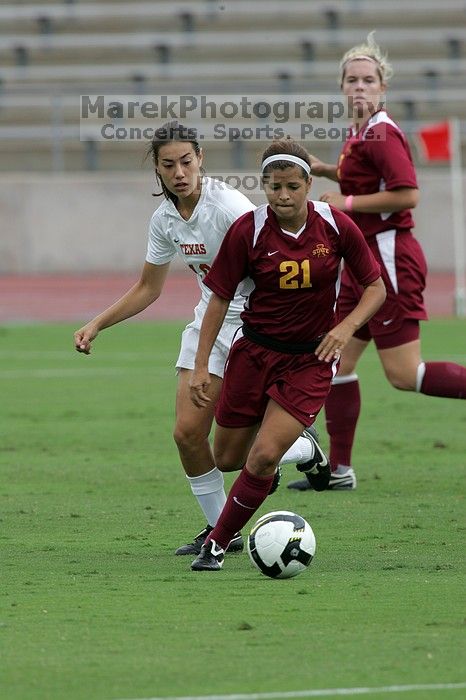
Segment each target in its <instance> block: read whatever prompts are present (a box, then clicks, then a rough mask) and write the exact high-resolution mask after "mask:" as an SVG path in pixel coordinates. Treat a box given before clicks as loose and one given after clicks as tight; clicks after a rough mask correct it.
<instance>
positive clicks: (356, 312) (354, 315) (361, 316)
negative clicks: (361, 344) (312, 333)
mask: <svg viewBox="0 0 466 700" xmlns="http://www.w3.org/2000/svg"><path fill="white" fill-rule="evenodd" d="M385 297H386V290H385V285H384V283H383V281H382V278H381V277H378V278H377V279H376V280H375V281H374V282H371V284H368V285H367V287H365V288H364V292H363V293H362V295H361V299H360V300H359V304H358V305H357V306H356V307H355V308H354V309H353V311H352V312H351V313H350V314H348V316H346V317H345V318H344V319H343V321H341V323H339V324H338V325H337V326H335V328H332V329H331V330H330V331H329V332H328V333H327V334H326V336H325V337H324V339H323V340H322V342H321V343H320V345H319V346H318V348H317V349H316V351H315V352H316V355H317V357H318V358H319V360H323V361H324V362H332V361H333V360H334V359H335V357H336V356H338V355H339V354H340V353H341V351H342V350H343V348H344V347H345V345H347V343H348V342H349V340H350V339H351V337H352V336H353V334H354V333H355V332H356V331H357V330H358V328H361V326H363V325H364V324H365V323H366V321H368V320H369V319H370V318H371V317H372V316H373V315H374V314H375V312H376V311H377V310H378V309H379V308H380V307H381V306H382V304H383V302H384V301H385Z"/></svg>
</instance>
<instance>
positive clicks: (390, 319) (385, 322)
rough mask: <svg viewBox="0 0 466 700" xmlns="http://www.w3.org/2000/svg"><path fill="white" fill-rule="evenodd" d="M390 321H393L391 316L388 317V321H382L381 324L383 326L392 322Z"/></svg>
mask: <svg viewBox="0 0 466 700" xmlns="http://www.w3.org/2000/svg"><path fill="white" fill-rule="evenodd" d="M392 321H393V319H392V318H389V319H388V321H382V325H384V326H389V325H390V323H392Z"/></svg>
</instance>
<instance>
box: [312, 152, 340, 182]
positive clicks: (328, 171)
mask: <svg viewBox="0 0 466 700" xmlns="http://www.w3.org/2000/svg"><path fill="white" fill-rule="evenodd" d="M309 158H310V159H311V174H312V175H313V176H314V175H315V176H316V177H326V178H327V179H328V180H333V181H334V182H338V175H337V166H336V165H333V163H324V161H323V160H320V159H319V158H316V157H315V156H313V155H311V154H309Z"/></svg>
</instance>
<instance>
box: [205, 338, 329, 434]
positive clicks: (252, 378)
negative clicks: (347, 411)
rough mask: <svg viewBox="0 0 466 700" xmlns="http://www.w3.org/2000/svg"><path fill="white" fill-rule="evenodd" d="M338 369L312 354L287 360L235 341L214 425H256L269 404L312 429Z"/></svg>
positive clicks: (289, 357)
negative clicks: (278, 407)
mask: <svg viewBox="0 0 466 700" xmlns="http://www.w3.org/2000/svg"><path fill="white" fill-rule="evenodd" d="M336 370H337V363H336V362H334V363H328V362H321V361H320V360H318V359H317V357H316V356H315V355H314V353H306V354H300V355H288V354H285V353H281V352H276V351H275V350H269V349H268V348H264V347H262V346H261V345H257V344H256V343H253V342H251V341H250V340H248V339H247V338H244V337H243V338H239V340H237V341H236V342H235V343H233V345H232V347H231V350H230V354H229V356H228V360H227V364H226V371H225V378H224V380H223V385H222V391H221V394H220V398H219V400H218V402H217V406H216V410H215V418H216V421H217V423H218V424H219V425H221V426H223V427H225V428H244V427H247V426H250V425H255V424H256V423H260V422H261V421H262V418H263V417H264V413H265V410H266V408H267V403H268V401H269V399H273V400H274V401H275V402H276V403H278V404H279V405H280V406H281V407H282V408H284V409H285V411H287V413H289V414H290V415H292V416H293V417H294V418H296V420H298V421H299V422H300V423H302V424H303V425H311V424H312V423H313V422H314V420H315V417H316V416H317V414H318V413H319V411H320V409H321V408H322V406H323V404H324V402H325V399H326V397H327V394H328V392H329V389H330V383H331V381H332V378H333V376H334V374H335V373H336Z"/></svg>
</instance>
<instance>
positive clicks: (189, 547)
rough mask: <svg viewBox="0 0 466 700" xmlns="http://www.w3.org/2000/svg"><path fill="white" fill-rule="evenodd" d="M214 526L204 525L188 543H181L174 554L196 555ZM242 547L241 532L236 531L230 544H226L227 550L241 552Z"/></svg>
mask: <svg viewBox="0 0 466 700" xmlns="http://www.w3.org/2000/svg"><path fill="white" fill-rule="evenodd" d="M213 529H214V528H213V527H212V526H211V525H206V527H205V528H204V529H203V530H201V531H200V533H199V534H198V535H196V537H195V538H194V540H193V541H192V542H190V543H189V544H183V545H182V546H181V547H178V549H177V550H176V552H175V554H178V555H181V556H183V555H185V554H194V555H198V554H200V552H201V547H202V545H203V544H204V542H205V541H206V537H207V536H208V535H210V533H211V532H212V530H213ZM243 548H244V543H243V538H242V537H241V533H240V532H238V533H237V534H236V535H235V536H234V537H233V539H232V540H231V542H230V544H229V545H228V552H229V553H230V554H231V553H232V552H242V551H243Z"/></svg>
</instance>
